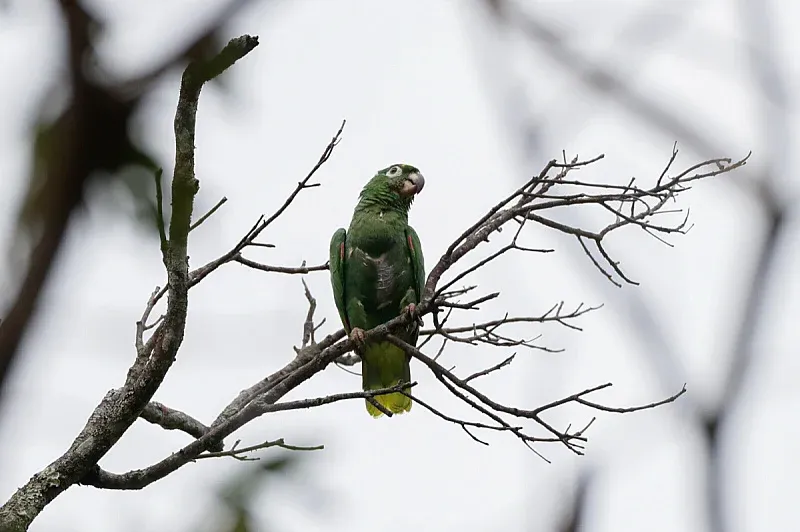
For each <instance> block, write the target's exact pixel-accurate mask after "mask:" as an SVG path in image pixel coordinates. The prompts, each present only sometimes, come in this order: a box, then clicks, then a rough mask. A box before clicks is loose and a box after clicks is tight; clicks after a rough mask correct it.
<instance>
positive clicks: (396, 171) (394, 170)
mask: <svg viewBox="0 0 800 532" xmlns="http://www.w3.org/2000/svg"><path fill="white" fill-rule="evenodd" d="M401 173H403V170H402V169H401V168H400V167H399V166H392V167H391V168H389V171H388V172H386V175H388V176H389V177H395V176H398V175H400V174H401Z"/></svg>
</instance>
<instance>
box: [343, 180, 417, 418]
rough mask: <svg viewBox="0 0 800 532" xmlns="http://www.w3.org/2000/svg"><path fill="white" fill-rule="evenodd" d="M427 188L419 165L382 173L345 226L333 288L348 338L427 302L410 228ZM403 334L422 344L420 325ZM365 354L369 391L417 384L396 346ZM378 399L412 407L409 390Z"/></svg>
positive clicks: (394, 408) (396, 409)
mask: <svg viewBox="0 0 800 532" xmlns="http://www.w3.org/2000/svg"><path fill="white" fill-rule="evenodd" d="M409 183H410V184H409ZM423 184H424V181H423V180H422V177H421V176H420V175H419V171H418V170H417V169H416V168H414V167H413V166H410V165H394V166H391V167H389V168H386V169H384V170H381V171H380V172H378V174H376V175H375V177H373V178H372V179H371V180H370V181H369V182H368V183H367V185H366V186H365V187H364V188H363V190H362V191H361V195H360V196H359V202H358V205H357V206H356V208H355V211H354V212H353V218H352V220H351V222H350V227H349V229H348V230H347V231H345V229H344V228H340V229H338V230H337V231H336V232H335V233H334V235H333V237H332V238H331V244H330V271H331V286H332V288H333V296H334V301H335V303H336V308H337V310H338V311H339V316H340V318H341V320H342V324H343V325H344V327H345V330H346V331H347V332H348V333H350V332H351V331H352V330H353V329H354V328H360V329H363V330H369V329H372V328H373V327H376V326H378V325H381V324H383V323H385V322H387V321H389V320H391V319H393V318H395V317H397V316H398V315H400V313H401V312H402V311H403V309H404V308H405V307H407V306H408V305H410V304H412V303H413V304H417V303H419V302H420V300H421V298H422V293H423V289H424V283H425V266H424V260H423V257H422V246H421V244H420V241H419V237H418V236H417V233H416V231H414V229H413V228H411V226H409V225H408V210H409V208H410V207H411V203H412V202H413V198H414V195H415V194H416V193H418V192H419V190H421V188H422V185H423ZM397 336H398V337H399V338H401V339H403V340H404V341H406V342H408V343H409V344H411V345H416V342H417V338H418V336H419V325H418V324H417V323H412V324H410V325H409V326H408V327H407V328H405V329H403V330H401V331H398V332H397ZM357 353H358V354H359V355H360V356H361V359H362V362H363V364H362V385H363V389H364V390H376V389H381V388H388V387H391V386H395V385H396V384H398V383H400V382H410V380H411V371H410V364H409V363H410V357H409V356H408V355H407V354H406V353H404V352H403V351H402V350H401V349H399V348H398V347H396V346H395V345H393V344H391V343H388V342H386V341H381V342H367V343H366V345H365V346H364V347H363V348H359V349H357ZM376 400H377V401H378V402H379V403H381V404H382V405H383V406H384V407H385V408H386V409H388V410H389V411H391V412H393V413H402V412H405V411H408V410H410V409H411V399H409V398H408V397H406V396H404V395H403V394H401V393H392V394H385V395H381V396H377V397H376ZM367 410H368V411H369V413H370V414H371V415H373V416H374V417H379V416H380V415H381V411H380V410H379V409H377V408H375V407H374V406H373V405H372V404H370V403H369V401H367Z"/></svg>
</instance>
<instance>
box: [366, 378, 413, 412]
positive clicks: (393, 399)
mask: <svg viewBox="0 0 800 532" xmlns="http://www.w3.org/2000/svg"><path fill="white" fill-rule="evenodd" d="M399 383H400V380H399V379H398V380H397V381H396V382H395V383H394V384H393V385H392V386H395V385H397V384H399ZM389 387H390V386H386V388H389ZM381 388H384V386H375V387H373V388H372V389H373V390H380V389H381ZM404 390H405V391H406V393H409V392H410V391H411V388H404ZM374 399H375V401H376V402H378V403H379V404H380V405H381V406H382V407H384V408H385V409H386V410H388V411H389V412H391V413H392V414H402V413H403V412H408V411H409V410H411V398H410V397H408V396H405V395H403V394H402V393H398V392H394V393H386V394H383V395H376V396H375V398H374ZM365 402H366V403H367V412H369V414H370V415H371V416H372V417H381V416H382V415H383V412H381V411H380V410H379V409H378V408H377V407H375V406H374V405H373V404H372V403H370V402H369V400H367V401H365Z"/></svg>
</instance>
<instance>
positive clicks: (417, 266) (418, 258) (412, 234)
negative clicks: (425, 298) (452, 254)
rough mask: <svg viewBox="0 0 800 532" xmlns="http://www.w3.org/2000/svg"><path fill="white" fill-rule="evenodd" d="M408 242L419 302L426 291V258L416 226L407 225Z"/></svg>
mask: <svg viewBox="0 0 800 532" xmlns="http://www.w3.org/2000/svg"><path fill="white" fill-rule="evenodd" d="M406 242H407V243H408V253H409V255H410V256H411V269H412V272H413V273H414V290H415V291H416V292H417V303H419V302H421V301H422V293H423V292H424V291H425V259H424V258H423V257H422V244H420V242H419V236H417V232H416V231H414V228H413V227H411V226H410V225H409V226H406Z"/></svg>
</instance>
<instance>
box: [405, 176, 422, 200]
mask: <svg viewBox="0 0 800 532" xmlns="http://www.w3.org/2000/svg"><path fill="white" fill-rule="evenodd" d="M424 186H425V178H424V177H422V174H420V173H419V172H414V173H411V174H408V177H407V178H406V180H405V182H404V183H403V195H404V196H413V195H415V194H419V193H420V192H422V188H423V187H424Z"/></svg>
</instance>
